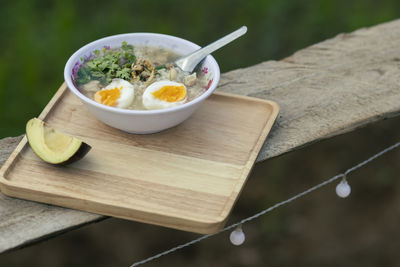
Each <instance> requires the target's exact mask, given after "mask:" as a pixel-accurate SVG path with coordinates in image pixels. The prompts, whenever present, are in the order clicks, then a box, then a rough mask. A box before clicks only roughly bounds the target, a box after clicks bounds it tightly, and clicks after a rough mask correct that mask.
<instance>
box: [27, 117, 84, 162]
mask: <svg viewBox="0 0 400 267" xmlns="http://www.w3.org/2000/svg"><path fill="white" fill-rule="evenodd" d="M26 136H27V138H28V142H29V145H30V146H31V148H32V150H33V152H35V154H36V155H37V156H38V157H39V158H41V159H42V160H44V161H45V162H48V163H51V164H55V165H67V164H70V163H73V162H75V161H77V160H80V159H82V158H83V157H84V156H85V155H86V154H87V153H88V152H89V150H90V149H91V146H90V145H88V144H86V143H85V142H83V141H81V140H79V139H78V138H76V137H73V136H69V135H67V134H65V133H63V132H60V131H58V130H56V129H54V128H52V127H50V126H48V125H47V124H46V123H45V122H44V121H42V120H40V119H37V118H33V119H31V120H29V121H28V122H27V124H26Z"/></svg>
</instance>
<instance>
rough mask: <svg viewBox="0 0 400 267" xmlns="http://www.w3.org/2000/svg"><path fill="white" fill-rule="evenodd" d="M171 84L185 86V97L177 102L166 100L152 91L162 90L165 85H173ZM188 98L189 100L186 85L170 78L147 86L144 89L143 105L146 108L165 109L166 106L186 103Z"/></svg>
mask: <svg viewBox="0 0 400 267" xmlns="http://www.w3.org/2000/svg"><path fill="white" fill-rule="evenodd" d="M171 85H172V86H183V87H184V88H185V91H186V95H185V98H184V99H182V100H180V101H176V102H167V101H165V100H160V99H158V98H156V97H154V96H153V94H152V93H154V92H156V91H158V90H160V89H161V88H162V87H164V86H171ZM186 100H187V89H186V87H185V86H184V85H183V84H181V83H177V82H173V81H169V80H163V81H158V82H154V83H152V84H151V85H150V86H149V87H147V88H146V90H145V91H144V93H143V96H142V102H143V106H144V107H145V108H146V109H164V108H170V107H175V106H179V105H182V104H184V103H185V102H186Z"/></svg>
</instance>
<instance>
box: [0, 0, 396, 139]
mask: <svg viewBox="0 0 400 267" xmlns="http://www.w3.org/2000/svg"><path fill="white" fill-rule="evenodd" d="M399 14H400V1H398V0H381V1H372V0H356V1H347V0H325V1H296V0H268V1H261V0H258V1H211V0H202V1H153V0H148V1H122V0H113V1H98V0H97V1H61V0H60V1H45V0H41V1H39V0H31V1H19V0H16V1H5V2H3V3H2V6H1V8H0V22H1V23H0V33H1V36H2V38H1V48H2V49H0V120H1V121H2V122H3V123H2V124H1V126H0V138H2V137H6V136H17V135H20V134H22V133H24V129H25V123H26V121H27V120H29V119H30V118H32V117H34V116H37V115H38V114H39V113H40V112H41V110H42V109H43V108H44V106H45V105H46V103H47V102H48V101H49V100H50V98H51V97H52V95H53V94H54V93H55V92H56V90H57V89H58V88H59V86H60V85H61V83H62V82H63V69H64V64H65V62H66V61H67V59H68V58H69V56H70V55H71V54H72V53H73V52H74V51H75V50H77V49H78V48H80V47H81V46H83V45H85V44H86V43H88V42H91V41H93V40H96V39H98V38H100V37H104V36H108V35H113V34H118V33H126V32H159V33H165V34H171V35H175V36H179V37H182V38H185V39H188V40H191V41H193V42H195V43H197V44H199V45H205V44H207V43H209V42H211V41H213V40H215V39H217V38H219V37H221V36H222V35H224V34H226V33H228V32H230V31H232V30H234V29H236V28H238V27H239V26H242V25H247V26H248V29H249V30H248V33H247V34H246V35H245V36H244V37H242V38H241V39H239V40H237V41H235V42H234V43H232V44H230V45H229V46H227V47H225V48H223V49H222V50H220V51H217V52H216V53H214V56H215V57H216V59H217V60H218V62H219V64H220V67H221V71H222V72H226V71H229V70H232V69H236V68H242V67H247V66H251V65H254V64H256V63H259V62H262V61H265V60H279V59H281V58H283V57H286V56H289V55H290V54H292V53H293V52H295V51H296V50H298V49H301V48H304V47H306V46H308V45H311V44H313V43H316V42H319V41H322V40H324V39H327V38H330V37H333V36H335V35H336V34H338V33H341V32H349V31H353V30H355V29H358V28H360V27H366V26H371V25H375V24H378V23H381V22H385V21H389V20H392V19H395V18H397V17H398V16H399Z"/></svg>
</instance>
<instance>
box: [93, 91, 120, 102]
mask: <svg viewBox="0 0 400 267" xmlns="http://www.w3.org/2000/svg"><path fill="white" fill-rule="evenodd" d="M121 90H122V87H121V88H117V87H116V88H113V89H106V90H101V91H97V92H96V94H94V100H95V101H96V102H98V103H101V104H103V105H107V106H114V105H115V103H116V102H117V100H118V98H119V97H120V96H121Z"/></svg>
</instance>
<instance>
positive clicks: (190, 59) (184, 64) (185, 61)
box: [174, 26, 247, 72]
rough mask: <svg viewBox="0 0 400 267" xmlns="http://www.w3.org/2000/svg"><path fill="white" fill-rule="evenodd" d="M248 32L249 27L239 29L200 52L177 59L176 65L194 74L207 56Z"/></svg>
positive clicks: (201, 49)
mask: <svg viewBox="0 0 400 267" xmlns="http://www.w3.org/2000/svg"><path fill="white" fill-rule="evenodd" d="M246 32H247V27H246V26H242V27H240V28H239V29H237V30H236V31H234V32H232V33H230V34H228V35H225V36H224V37H222V38H220V39H218V40H216V41H215V42H213V43H211V44H209V45H207V46H205V47H203V48H200V49H199V50H196V51H194V52H193V53H191V54H189V55H187V56H184V57H182V58H179V59H177V60H176V61H175V62H174V64H175V65H176V66H177V67H179V68H180V69H181V70H183V71H188V72H192V71H193V70H194V69H195V67H196V66H197V64H199V62H200V61H201V60H203V58H205V57H206V56H208V55H209V54H211V53H212V52H214V51H215V50H217V49H219V48H221V47H223V46H224V45H226V44H229V43H230V42H232V41H233V40H235V39H237V38H239V37H240V36H242V35H243V34H245V33H246Z"/></svg>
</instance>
